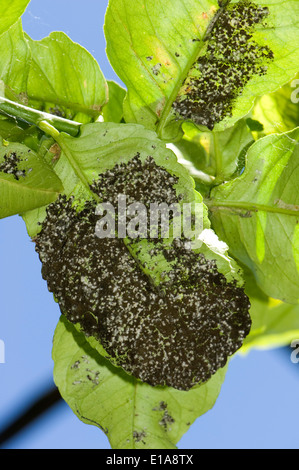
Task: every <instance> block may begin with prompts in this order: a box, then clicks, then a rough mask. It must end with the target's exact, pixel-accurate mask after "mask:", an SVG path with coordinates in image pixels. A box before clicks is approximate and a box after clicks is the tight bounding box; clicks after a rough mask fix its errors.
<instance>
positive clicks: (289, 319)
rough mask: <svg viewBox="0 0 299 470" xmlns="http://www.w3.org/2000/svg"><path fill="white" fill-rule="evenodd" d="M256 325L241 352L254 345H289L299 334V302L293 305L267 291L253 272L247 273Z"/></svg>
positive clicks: (266, 346)
mask: <svg viewBox="0 0 299 470" xmlns="http://www.w3.org/2000/svg"><path fill="white" fill-rule="evenodd" d="M245 282H246V288H245V291H246V294H247V295H248V296H249V299H250V303H251V308H250V316H251V318H252V327H251V330H250V333H249V335H248V336H247V337H246V338H245V341H244V343H243V346H242V348H241V349H239V351H238V354H241V355H245V354H248V352H249V351H251V349H273V348H278V347H282V346H288V345H290V344H291V342H292V341H293V340H294V338H298V336H299V305H291V304H287V303H284V302H282V301H281V300H277V299H272V298H270V297H268V296H267V295H265V294H264V293H263V292H262V291H261V290H260V289H259V288H258V286H257V285H256V282H255V280H254V278H253V276H252V275H250V274H249V273H248V272H246V274H245Z"/></svg>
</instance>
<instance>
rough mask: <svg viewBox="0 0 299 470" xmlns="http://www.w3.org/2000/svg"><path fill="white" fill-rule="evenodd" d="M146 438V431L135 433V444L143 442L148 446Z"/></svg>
mask: <svg viewBox="0 0 299 470" xmlns="http://www.w3.org/2000/svg"><path fill="white" fill-rule="evenodd" d="M145 437H146V432H145V430H142V431H133V439H134V441H135V442H142V444H144V445H145V444H146V442H145V441H144V438H145Z"/></svg>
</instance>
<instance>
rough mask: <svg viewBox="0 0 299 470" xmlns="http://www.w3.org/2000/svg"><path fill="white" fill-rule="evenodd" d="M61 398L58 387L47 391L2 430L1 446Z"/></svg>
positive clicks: (0, 436) (0, 433) (0, 435)
mask: <svg viewBox="0 0 299 470" xmlns="http://www.w3.org/2000/svg"><path fill="white" fill-rule="evenodd" d="M60 400H62V398H61V395H60V393H59V391H58V389H57V388H56V387H52V388H51V389H50V390H48V391H46V392H45V393H44V394H43V395H41V396H40V397H39V398H38V399H37V400H36V401H35V402H34V403H33V404H32V405H30V406H29V407H28V408H27V409H26V410H25V412H23V413H22V414H21V415H20V416H19V417H17V418H16V419H15V420H14V421H13V422H12V423H10V424H9V425H8V426H7V427H6V428H5V429H4V430H3V431H0V447H1V446H3V444H4V443H5V442H6V441H8V440H9V439H11V438H12V437H14V436H15V435H16V434H18V433H20V432H21V431H23V430H24V428H25V427H26V426H28V425H29V424H31V423H32V422H33V421H35V420H36V419H37V418H38V417H39V416H40V415H42V414H44V413H45V412H46V411H48V410H49V409H50V408H52V406H53V405H55V404H56V403H58V402H59V401H60Z"/></svg>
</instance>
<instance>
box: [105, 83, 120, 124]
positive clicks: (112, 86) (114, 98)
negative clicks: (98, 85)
mask: <svg viewBox="0 0 299 470" xmlns="http://www.w3.org/2000/svg"><path fill="white" fill-rule="evenodd" d="M107 83H108V88H109V101H108V103H107V104H106V105H105V106H104V108H103V112H102V116H103V118H104V121H105V122H121V120H122V118H123V114H124V111H123V101H124V98H125V96H126V90H124V89H123V88H122V87H121V86H120V85H118V83H115V82H113V81H111V80H109V81H108V82H107Z"/></svg>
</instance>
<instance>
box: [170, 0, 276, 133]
mask: <svg viewBox="0 0 299 470" xmlns="http://www.w3.org/2000/svg"><path fill="white" fill-rule="evenodd" d="M223 6H225V2H224V3H223ZM268 15H269V9H268V8H267V7H262V6H260V5H256V4H254V3H252V2H250V1H249V0H248V1H247V0H242V1H240V2H239V3H236V4H233V5H229V6H227V7H226V8H221V9H220V10H218V11H217V12H216V14H215V17H216V21H213V19H212V20H211V24H212V27H211V28H210V29H209V28H208V29H209V34H208V37H207V47H206V52H205V54H204V55H201V56H200V57H199V58H198V59H197V61H196V62H195V63H194V64H193V66H192V68H191V70H190V73H189V75H188V77H187V78H186V80H185V82H184V85H183V87H182V89H181V91H180V93H179V95H178V97H177V99H176V101H175V102H174V103H173V109H174V111H175V113H176V114H177V116H178V119H179V118H181V119H185V120H192V121H194V122H195V123H196V124H198V125H203V126H206V127H208V128H209V129H210V130H212V129H213V128H214V126H215V124H216V123H218V122H220V121H222V120H223V119H224V118H226V117H230V116H231V115H232V110H233V106H234V102H235V100H236V98H237V97H238V96H239V95H240V94H241V93H242V90H243V88H244V87H245V85H246V84H247V83H248V82H249V80H250V79H251V78H252V77H254V76H255V75H260V76H262V75H265V74H266V73H267V69H268V65H269V63H270V62H271V61H272V60H273V59H274V55H273V52H272V51H271V49H270V48H269V47H268V46H267V45H260V44H258V43H257V42H256V41H255V40H254V39H253V33H254V30H255V27H256V26H257V25H259V24H264V23H265V20H266V18H267V16H268ZM193 41H197V38H196V39H194V40H193Z"/></svg>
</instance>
